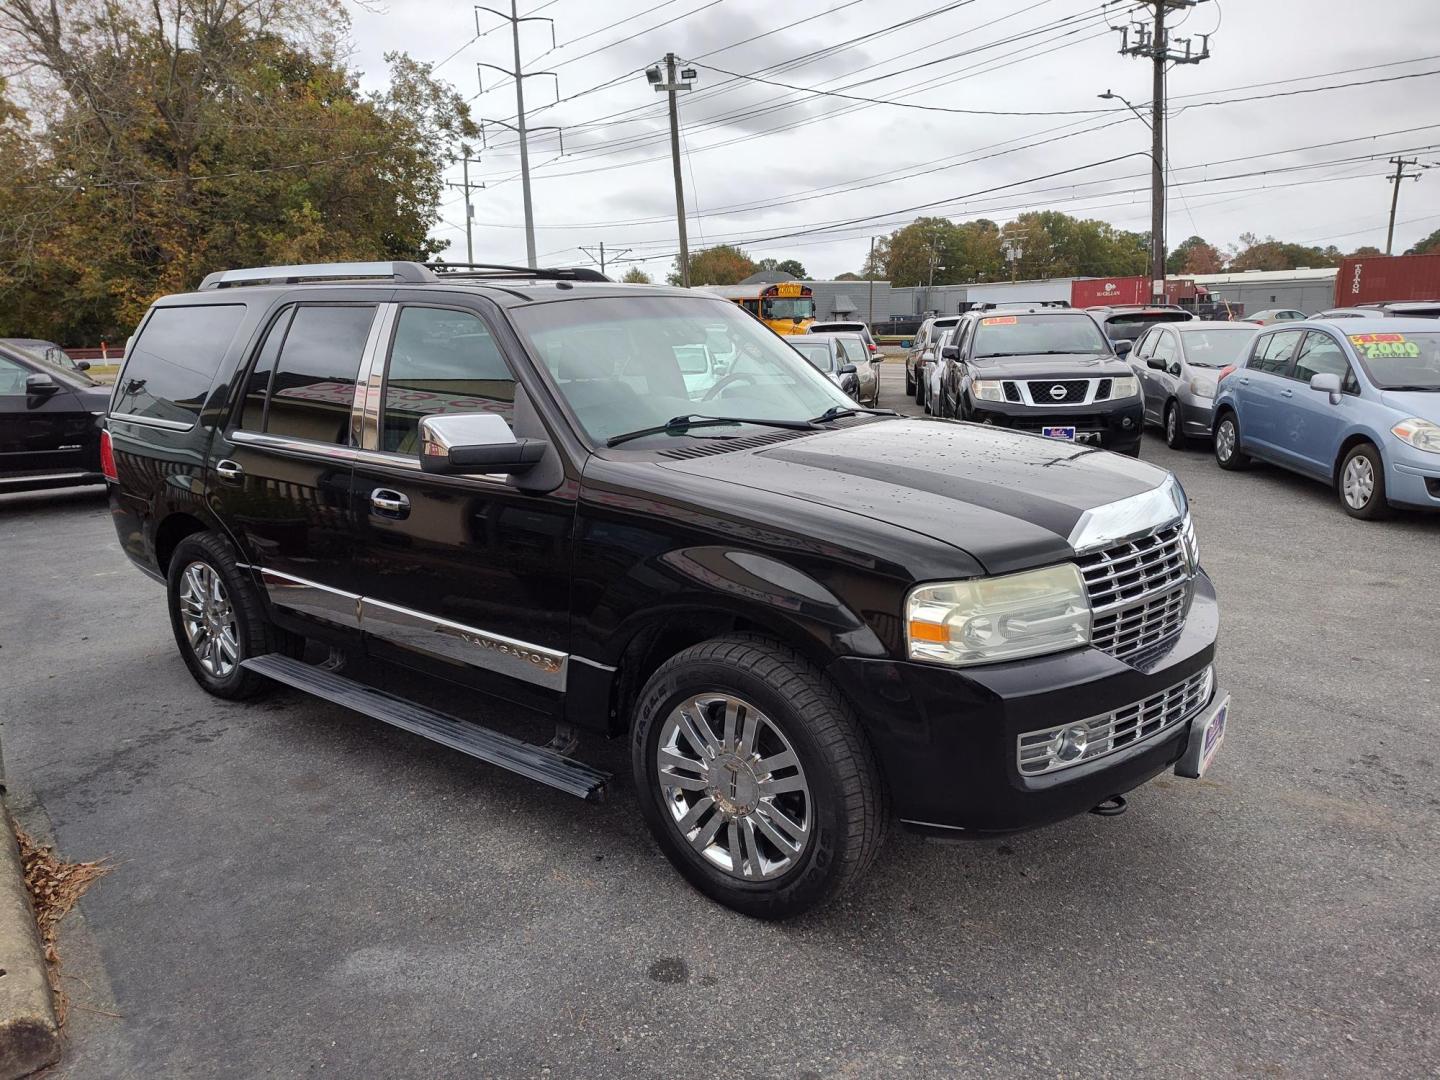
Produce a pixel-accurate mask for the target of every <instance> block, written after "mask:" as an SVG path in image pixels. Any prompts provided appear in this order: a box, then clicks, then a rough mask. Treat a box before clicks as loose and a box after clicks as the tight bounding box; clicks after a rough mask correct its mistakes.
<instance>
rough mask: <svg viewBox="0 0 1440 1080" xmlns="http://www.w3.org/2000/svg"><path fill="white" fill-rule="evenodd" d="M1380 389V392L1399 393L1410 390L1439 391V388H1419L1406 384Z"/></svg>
mask: <svg viewBox="0 0 1440 1080" xmlns="http://www.w3.org/2000/svg"><path fill="white" fill-rule="evenodd" d="M1381 389H1382V390H1400V391H1410V390H1440V386H1419V385H1415V386H1411V385H1410V384H1408V383H1404V384H1401V385H1399V386H1383V387H1381Z"/></svg>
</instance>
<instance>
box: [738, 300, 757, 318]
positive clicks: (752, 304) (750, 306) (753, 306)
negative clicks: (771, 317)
mask: <svg viewBox="0 0 1440 1080" xmlns="http://www.w3.org/2000/svg"><path fill="white" fill-rule="evenodd" d="M740 306H741V307H743V308H744V309H745V310H746V311H748V312H749V313H750V314H751V315H754V316H755V317H756V318H757V319H758V318H759V317H760V301H759V300H744V301H742V302H741V305H740Z"/></svg>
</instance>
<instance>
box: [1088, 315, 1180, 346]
mask: <svg viewBox="0 0 1440 1080" xmlns="http://www.w3.org/2000/svg"><path fill="white" fill-rule="evenodd" d="M1189 321H1190V316H1189V315H1187V314H1186V313H1185V312H1183V311H1150V312H1139V311H1133V312H1128V313H1127V314H1124V315H1115V316H1113V317H1111V318H1109V319H1106V320H1105V333H1106V334H1108V335H1109V336H1110V340H1111V341H1134V340H1135V339H1136V338H1138V337H1139V336H1140V335H1141V334H1143V333H1144V332H1145V331H1146V330H1148V329H1150V327H1151V326H1153V325H1154V324H1155V323H1157V322H1189Z"/></svg>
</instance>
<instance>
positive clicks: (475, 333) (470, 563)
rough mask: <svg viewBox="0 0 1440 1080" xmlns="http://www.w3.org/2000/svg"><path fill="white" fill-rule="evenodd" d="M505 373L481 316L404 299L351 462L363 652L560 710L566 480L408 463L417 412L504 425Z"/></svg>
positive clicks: (567, 540)
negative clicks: (528, 479)
mask: <svg viewBox="0 0 1440 1080" xmlns="http://www.w3.org/2000/svg"><path fill="white" fill-rule="evenodd" d="M514 409H515V377H514V374H513V370H512V367H511V365H510V364H509V363H508V362H507V360H506V358H505V356H504V355H503V353H502V350H501V348H500V347H499V343H498V341H497V338H496V336H495V335H494V334H493V333H492V331H491V326H490V324H489V323H488V322H487V319H486V317H482V315H481V314H480V313H479V312H478V311H476V310H472V309H468V308H463V309H462V308H452V307H440V306H430V305H425V304H406V305H403V306H401V307H400V308H399V309H398V313H397V317H396V319H395V325H394V330H393V334H392V335H391V338H390V342H389V347H388V349H384V348H383V347H382V351H381V352H380V353H378V354H377V356H376V358H375V366H374V369H373V371H372V373H371V377H370V397H369V398H368V399H367V402H366V406H365V417H366V421H365V425H364V448H363V451H362V453H361V454H360V455H359V457H358V459H357V461H356V465H355V483H354V492H355V496H354V498H355V503H354V506H355V510H354V513H355V517H356V521H357V523H358V524H357V545H356V551H355V565H356V570H357V573H358V575H359V577H360V579H361V581H362V582H363V584H362V586H361V591H362V592H363V594H364V599H363V601H362V603H363V616H362V618H363V623H364V631H365V640H366V644H367V648H370V649H372V650H373V651H374V652H375V653H376V654H377V655H381V656H384V657H386V658H388V659H393V660H398V661H400V662H402V663H410V664H411V665H412V666H417V667H422V668H428V669H432V670H433V669H435V668H436V667H437V666H438V667H439V668H440V669H441V670H444V671H446V672H447V674H449V675H451V676H453V677H455V678H456V679H458V680H459V681H464V682H469V683H472V684H474V685H477V686H479V687H481V688H483V689H485V690H487V691H489V692H491V693H495V694H498V695H500V696H502V697H506V698H509V699H510V700H512V701H518V702H521V703H522V704H527V705H531V706H533V707H537V708H545V709H548V708H553V707H555V706H556V705H558V702H559V698H558V692H559V691H560V690H562V689H563V688H564V685H565V675H566V667H567V661H568V658H567V655H566V654H567V652H568V649H569V637H570V578H569V575H568V574H567V573H565V572H564V570H563V569H561V568H564V567H568V566H569V565H570V555H569V549H570V544H571V530H572V527H573V522H574V517H575V498H574V492H573V491H571V490H569V486H568V485H562V486H561V488H559V489H558V490H557V491H555V492H553V493H550V494H546V495H535V494H526V493H524V492H521V491H519V490H518V489H517V488H515V487H514V486H513V485H511V484H509V483H507V480H506V478H505V477H504V476H486V475H479V474H477V475H473V476H440V475H436V474H432V473H425V472H422V471H421V469H420V464H419V457H418V452H419V437H418V426H419V421H420V418H421V417H423V416H426V415H430V414H434V413H474V412H488V413H494V414H496V415H499V416H502V417H504V418H505V419H506V421H507V422H513V414H514Z"/></svg>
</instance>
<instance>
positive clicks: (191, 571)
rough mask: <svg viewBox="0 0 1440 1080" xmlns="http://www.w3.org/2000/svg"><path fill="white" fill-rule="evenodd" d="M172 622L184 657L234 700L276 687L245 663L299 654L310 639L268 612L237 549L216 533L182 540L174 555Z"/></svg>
mask: <svg viewBox="0 0 1440 1080" xmlns="http://www.w3.org/2000/svg"><path fill="white" fill-rule="evenodd" d="M168 578H169V589H168V590H167V597H168V606H169V609H170V627H171V629H172V630H173V631H174V633H175V644H176V646H177V647H178V648H179V649H180V656H181V657H182V658H183V659H184V661H185V666H186V667H188V668H189V669H190V674H191V675H193V676H194V677H195V681H196V682H197V683H199V684H200V686H201V687H202V688H203V689H204V690H205V691H207V692H208V693H211V694H214V695H215V696H216V697H222V698H229V699H231V700H234V701H238V700H242V699H245V698H252V697H256V696H258V695H260V694H263V693H265V692H266V691H268V690H270V689H271V688H272V687H274V685H275V684H274V683H273V682H271V681H270V680H269V679H267V678H265V677H264V676H263V675H257V674H255V673H254V672H253V671H247V670H246V669H245V668H243V667H241V664H242V663H243V662H244V661H245V660H247V659H249V658H250V657H252V656H263V655H264V654H265V653H272V652H284V653H286V654H287V655H290V656H298V655H299V652H300V650H301V649H302V648H303V645H304V642H303V640H302V639H300V638H297V637H296V636H295V635H293V634H289V633H287V632H286V631H284V630H281V629H280V628H279V627H277V626H275V625H274V624H272V623H271V622H270V620H269V619H268V618H267V617H266V615H265V605H264V602H263V600H262V599H261V596H260V590H259V589H258V588H257V587H256V585H255V583H254V582H253V581H252V580H251V579H250V577H249V575H248V574H246V573H245V571H243V570H241V569H240V567H239V566H238V565H237V564H236V558H235V549H234V548H232V547H231V546H230V544H229V543H228V542H226V541H225V540H224V539H222V538H221V537H219V536H217V535H215V534H214V533H208V532H204V533H195V534H194V535H192V536H187V537H186V538H185V539H184V540H181V541H180V543H179V544H178V545H176V547H175V551H174V554H172V555H171V557H170V572H169V575H168Z"/></svg>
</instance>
